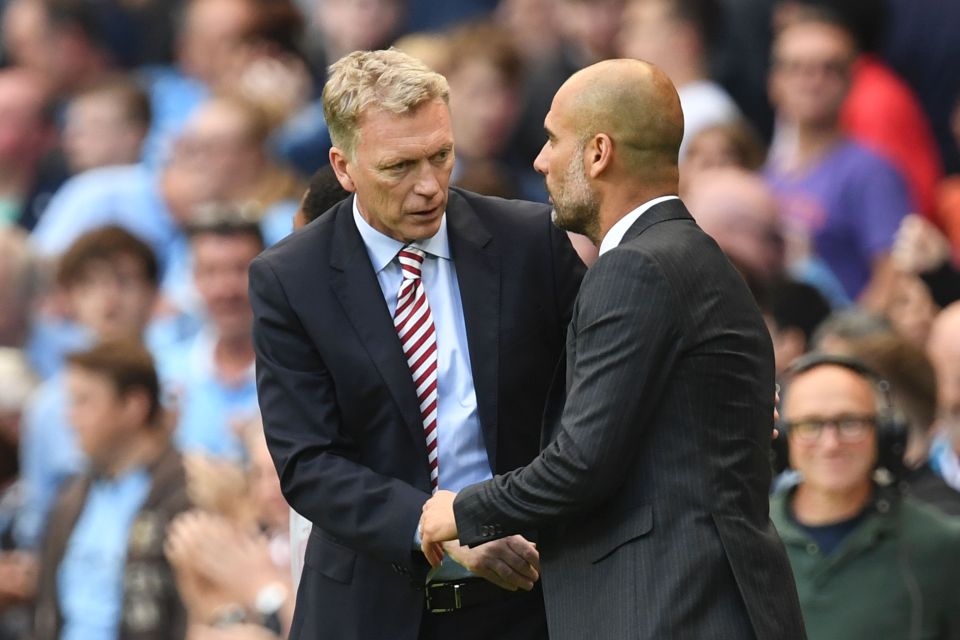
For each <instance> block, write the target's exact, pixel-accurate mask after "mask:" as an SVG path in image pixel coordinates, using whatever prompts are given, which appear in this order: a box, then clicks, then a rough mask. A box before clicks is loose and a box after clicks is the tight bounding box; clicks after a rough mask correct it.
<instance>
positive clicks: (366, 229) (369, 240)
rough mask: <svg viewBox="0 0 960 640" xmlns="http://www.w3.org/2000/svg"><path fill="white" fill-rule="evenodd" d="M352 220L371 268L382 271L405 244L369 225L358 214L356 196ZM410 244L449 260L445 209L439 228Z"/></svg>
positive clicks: (378, 271)
mask: <svg viewBox="0 0 960 640" xmlns="http://www.w3.org/2000/svg"><path fill="white" fill-rule="evenodd" d="M353 221H354V222H355V223H356V225H357V231H359V232H360V237H361V238H362V239H363V244H364V245H365V246H366V247H367V255H369V256H370V262H371V263H372V264H373V270H374V271H375V272H376V273H380V272H381V271H383V270H384V269H385V268H386V266H387V265H388V264H390V263H391V262H392V261H393V259H394V258H396V257H397V254H398V253H400V249H403V248H404V247H405V246H406V245H405V244H404V243H403V242H400V241H399V240H397V239H395V238H391V237H390V236H388V235H386V234H383V233H381V232H380V231H377V230H376V229H374V228H373V227H372V226H370V223H369V222H367V221H366V220H364V219H363V216H362V215H360V208H359V207H358V206H357V197H356V196H354V197H353ZM412 244H413V246H415V247H417V248H420V249H423V251H424V252H426V253H429V254H430V255H432V256H435V257H437V258H443V259H444V260H449V259H450V240H449V236H448V235H447V213H446V211H444V213H443V217H442V218H440V228H439V229H438V230H437V232H436V233H435V234H434V235H433V236H431V237H429V238H425V239H423V240H417V241H416V242H413V243H412Z"/></svg>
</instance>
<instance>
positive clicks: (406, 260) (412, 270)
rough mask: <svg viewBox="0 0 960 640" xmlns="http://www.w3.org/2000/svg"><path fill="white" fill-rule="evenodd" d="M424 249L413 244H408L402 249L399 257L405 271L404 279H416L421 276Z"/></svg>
mask: <svg viewBox="0 0 960 640" xmlns="http://www.w3.org/2000/svg"><path fill="white" fill-rule="evenodd" d="M423 256H424V252H423V249H419V248H417V247H415V246H413V245H409V244H408V245H407V246H405V247H404V248H403V249H400V253H399V254H397V258H399V260H400V269H401V270H402V271H403V278H404V280H416V279H417V278H419V277H420V267H421V266H422V265H423Z"/></svg>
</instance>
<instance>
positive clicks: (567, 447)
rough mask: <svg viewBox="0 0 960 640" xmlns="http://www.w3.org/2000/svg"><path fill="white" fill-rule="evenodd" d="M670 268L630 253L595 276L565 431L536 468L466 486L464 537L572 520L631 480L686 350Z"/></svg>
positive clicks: (459, 506) (595, 270)
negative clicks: (639, 449)
mask: <svg viewBox="0 0 960 640" xmlns="http://www.w3.org/2000/svg"><path fill="white" fill-rule="evenodd" d="M677 325H678V318H677V311H676V305H675V301H674V299H673V295H672V293H671V289H670V287H669V284H668V282H667V280H666V278H665V276H664V275H663V273H662V272H661V270H660V268H659V267H658V266H657V265H656V264H655V263H654V262H653V261H652V260H650V259H648V258H645V257H643V256H642V255H641V254H639V253H637V252H633V251H628V250H616V251H612V252H610V253H609V254H607V255H605V256H604V257H603V258H601V259H600V260H598V261H597V263H596V264H595V265H594V266H593V267H592V268H591V269H590V271H589V272H588V273H587V277H586V278H585V280H584V282H583V288H582V290H581V291H580V299H579V300H578V302H577V305H576V311H575V319H574V325H573V328H572V330H573V331H574V332H575V340H576V355H575V359H574V360H573V362H571V363H570V366H571V367H572V370H571V375H572V377H571V381H570V386H569V389H568V393H567V400H566V405H565V406H564V409H563V414H562V417H561V424H560V428H559V429H558V430H557V437H556V438H555V439H554V441H553V442H552V443H551V444H550V445H549V446H548V447H547V448H545V449H544V450H543V451H542V452H541V454H540V455H539V456H538V457H537V458H536V459H535V460H534V461H533V462H531V463H530V464H529V465H527V466H526V467H523V468H521V469H517V470H516V471H514V472H511V473H509V474H506V475H502V476H496V477H494V478H493V479H492V480H488V481H486V482H483V483H479V484H476V485H473V486H471V487H468V488H466V489H464V490H463V491H462V492H461V493H460V494H459V495H458V496H457V499H456V500H455V502H454V512H455V515H456V520H457V527H458V530H459V533H460V541H461V542H462V543H465V544H469V545H477V544H481V543H483V542H487V541H489V540H492V539H496V538H499V537H503V536H506V535H510V534H512V533H516V532H518V531H521V530H526V529H535V528H540V527H543V526H545V525H549V524H551V523H554V522H557V521H561V520H566V519H569V518H572V517H574V516H576V515H578V514H580V513H583V512H585V511H588V510H589V509H591V508H594V507H596V506H597V505H599V504H600V503H602V502H603V501H604V500H605V499H607V498H609V496H610V495H611V494H612V493H613V492H614V491H615V490H616V489H617V488H618V487H619V486H620V484H621V483H622V482H623V480H624V478H625V475H626V472H627V469H628V468H629V465H630V464H631V460H632V459H633V458H634V457H635V455H636V452H637V447H638V444H639V440H640V438H641V436H642V434H643V431H644V426H645V425H646V423H647V422H648V420H649V418H650V415H651V413H652V412H653V411H654V410H655V408H656V406H657V404H658V400H659V398H660V397H661V395H662V392H663V389H664V387H665V383H666V380H667V379H668V378H669V376H670V371H671V369H672V367H673V364H674V362H675V361H676V358H677V355H678V353H679V350H680V344H679V328H678V326H677Z"/></svg>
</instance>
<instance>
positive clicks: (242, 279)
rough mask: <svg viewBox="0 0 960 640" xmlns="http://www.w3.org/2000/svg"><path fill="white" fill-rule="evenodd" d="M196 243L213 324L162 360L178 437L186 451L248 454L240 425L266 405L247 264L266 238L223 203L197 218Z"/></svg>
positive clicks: (199, 279)
mask: <svg viewBox="0 0 960 640" xmlns="http://www.w3.org/2000/svg"><path fill="white" fill-rule="evenodd" d="M190 248H191V251H192V257H193V279H194V284H195V286H196V290H197V292H198V293H199V294H200V298H201V299H202V301H203V306H204V310H205V318H206V322H205V325H204V327H203V329H202V330H201V331H200V333H199V334H198V335H197V337H195V338H193V339H191V340H189V341H187V342H186V343H184V344H182V345H179V346H178V347H176V348H174V349H172V350H171V352H170V353H169V354H168V355H166V356H164V357H163V358H162V364H161V376H162V378H163V380H164V384H165V388H166V389H168V390H169V392H170V394H171V395H172V396H173V398H174V401H175V402H176V405H177V409H178V412H179V414H180V417H179V423H178V426H177V431H176V436H175V440H176V442H177V444H178V446H179V447H180V448H181V449H182V450H184V451H191V452H200V453H205V454H209V455H213V456H218V457H223V458H228V459H233V460H240V459H242V457H243V444H242V441H241V439H240V437H239V435H238V433H237V432H236V429H235V425H236V424H237V423H238V422H241V421H244V420H246V419H249V418H251V417H253V416H255V415H256V414H257V411H258V405H257V388H256V376H255V374H254V353H253V341H252V322H253V312H252V311H251V309H250V301H249V298H248V295H247V269H248V267H249V266H250V262H251V261H252V260H253V259H254V258H255V257H256V256H257V254H259V253H260V252H261V251H262V250H263V238H262V236H261V233H260V227H259V226H258V224H257V222H256V220H253V219H250V218H245V217H244V214H243V210H242V209H238V208H236V207H221V208H217V209H209V210H207V211H206V212H205V213H204V214H202V215H199V216H198V217H197V218H196V219H195V220H194V222H193V223H192V225H191V228H190Z"/></svg>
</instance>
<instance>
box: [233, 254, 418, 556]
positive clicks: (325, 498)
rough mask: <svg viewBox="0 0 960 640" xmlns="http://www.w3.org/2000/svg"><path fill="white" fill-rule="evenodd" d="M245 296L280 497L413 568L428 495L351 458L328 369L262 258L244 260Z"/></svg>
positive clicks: (339, 533) (363, 547)
mask: <svg viewBox="0 0 960 640" xmlns="http://www.w3.org/2000/svg"><path fill="white" fill-rule="evenodd" d="M250 302H251V304H252V306H253V311H254V328H253V339H254V348H255V350H256V355H257V392H258V395H259V400H260V411H261V413H262V415H263V426H264V432H265V434H266V438H267V444H268V445H269V449H270V453H271V455H272V456H273V460H274V464H275V465H276V467H277V473H278V474H279V476H280V485H281V488H282V490H283V494H284V497H286V499H287V502H289V504H290V505H291V506H292V507H293V508H294V509H295V510H296V511H297V512H298V513H300V514H301V515H303V516H304V517H306V518H307V519H308V520H310V521H311V522H313V523H314V524H316V525H318V526H319V527H320V528H322V529H323V530H324V531H325V532H327V533H329V534H330V535H333V536H334V537H336V538H337V539H338V540H340V541H341V542H343V543H345V544H346V545H348V546H349V547H351V548H353V549H355V550H357V551H362V552H364V553H368V554H370V555H371V556H373V557H376V558H378V559H380V560H382V561H384V562H388V563H391V564H399V565H400V566H403V567H407V568H408V569H413V568H417V567H415V566H414V556H413V555H412V553H411V551H412V534H413V532H414V531H415V530H416V527H417V522H418V521H419V518H420V510H421V507H422V506H423V503H424V502H425V501H426V500H427V498H429V495H428V494H427V493H425V492H423V491H420V490H419V489H417V488H415V487H413V486H411V485H409V484H407V483H405V482H403V481H401V480H398V479H396V478H391V477H388V476H384V475H381V474H378V473H376V472H374V471H373V470H371V469H370V468H368V467H366V466H364V465H363V464H361V463H360V462H358V461H357V459H358V458H359V446H358V444H357V443H356V442H354V441H353V440H352V439H351V438H350V436H349V435H348V434H347V432H346V430H344V429H341V417H340V412H339V410H338V406H337V395H336V389H335V385H334V381H333V378H332V376H331V374H330V371H329V369H328V368H327V366H326V365H325V363H324V362H323V359H322V358H321V357H320V354H319V353H318V352H317V350H316V348H315V347H314V344H313V342H312V341H311V340H310V338H309V337H308V336H307V334H306V331H305V330H304V328H303V327H302V325H301V324H300V321H299V319H298V318H297V316H296V314H295V313H294V312H293V310H292V309H291V307H290V304H289V302H288V300H287V298H286V295H285V293H284V290H283V286H282V284H281V282H280V280H279V278H278V277H277V275H276V274H275V272H274V271H273V269H272V268H271V266H270V265H269V263H268V262H266V261H265V260H264V259H262V258H258V259H256V260H254V262H253V264H252V265H251V267H250ZM420 559H421V560H422V556H421V557H420Z"/></svg>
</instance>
